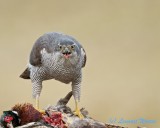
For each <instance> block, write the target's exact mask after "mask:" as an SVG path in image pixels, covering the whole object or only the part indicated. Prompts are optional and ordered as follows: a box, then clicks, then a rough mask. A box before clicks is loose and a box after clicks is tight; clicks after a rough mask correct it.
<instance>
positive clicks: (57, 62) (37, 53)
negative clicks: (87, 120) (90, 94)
mask: <svg viewBox="0 0 160 128" xmlns="http://www.w3.org/2000/svg"><path fill="white" fill-rule="evenodd" d="M85 64H86V53H85V50H84V49H83V47H82V45H81V44H80V43H79V42H78V41H77V40H76V39H74V38H73V37H72V36H69V35H65V34H62V33H56V32H50V33H46V34H44V35H42V36H41V37H40V38H38V39H37V40H36V42H35V44H34V45H33V48H32V50H31V53H30V58H29V64H28V67H27V68H26V70H25V71H24V72H23V73H22V74H21V75H20V77H21V78H24V79H31V82H32V94H33V97H34V98H35V99H36V108H37V109H39V96H40V93H41V90H42V82H43V81H44V80H49V79H55V80H58V81H61V82H63V83H66V84H68V83H70V82H71V83H72V84H71V85H72V93H73V96H74V99H75V106H76V110H75V114H76V115H78V116H79V117H80V118H82V117H83V116H82V114H81V112H80V110H79V108H78V102H79V101H80V90H81V81H82V68H83V67H84V66H85Z"/></svg>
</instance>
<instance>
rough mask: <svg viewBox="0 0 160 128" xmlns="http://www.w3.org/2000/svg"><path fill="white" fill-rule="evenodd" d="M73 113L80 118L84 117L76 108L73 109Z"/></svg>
mask: <svg viewBox="0 0 160 128" xmlns="http://www.w3.org/2000/svg"><path fill="white" fill-rule="evenodd" d="M74 115H76V116H78V117H79V118H80V119H83V118H84V116H83V115H82V113H81V111H80V110H79V109H78V108H77V109H76V110H75V112H74Z"/></svg>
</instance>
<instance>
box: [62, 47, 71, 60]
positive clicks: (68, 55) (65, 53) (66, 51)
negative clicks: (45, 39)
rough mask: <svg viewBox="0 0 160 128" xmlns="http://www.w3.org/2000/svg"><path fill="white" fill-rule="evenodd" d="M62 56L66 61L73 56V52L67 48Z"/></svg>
mask: <svg viewBox="0 0 160 128" xmlns="http://www.w3.org/2000/svg"><path fill="white" fill-rule="evenodd" d="M62 54H63V56H64V57H65V58H66V59H68V58H69V57H70V56H71V51H70V50H69V49H68V48H65V49H64V51H63V52H62Z"/></svg>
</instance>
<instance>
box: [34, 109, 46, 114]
mask: <svg viewBox="0 0 160 128" xmlns="http://www.w3.org/2000/svg"><path fill="white" fill-rule="evenodd" d="M36 110H37V111H39V112H40V113H41V114H42V115H45V114H46V112H45V110H42V109H37V108H36Z"/></svg>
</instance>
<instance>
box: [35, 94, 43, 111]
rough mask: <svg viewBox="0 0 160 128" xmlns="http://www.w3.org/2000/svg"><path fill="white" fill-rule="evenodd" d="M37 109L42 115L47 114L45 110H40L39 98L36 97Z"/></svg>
mask: <svg viewBox="0 0 160 128" xmlns="http://www.w3.org/2000/svg"><path fill="white" fill-rule="evenodd" d="M36 109H37V110H38V111H39V112H40V113H41V114H45V110H41V109H39V96H38V95H37V96H36Z"/></svg>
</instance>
